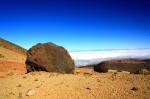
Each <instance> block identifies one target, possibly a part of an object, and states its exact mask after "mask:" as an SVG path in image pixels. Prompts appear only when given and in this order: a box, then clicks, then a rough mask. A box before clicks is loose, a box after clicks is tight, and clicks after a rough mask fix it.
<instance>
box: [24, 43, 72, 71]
mask: <svg viewBox="0 0 150 99" xmlns="http://www.w3.org/2000/svg"><path fill="white" fill-rule="evenodd" d="M74 68H75V67H74V61H73V59H72V58H71V56H70V55H69V53H68V52H67V50H66V49H65V48H63V47H61V46H57V45H55V44H53V43H45V44H41V43H39V44H37V45H35V46H33V47H32V48H31V49H29V50H28V52H27V60H26V69H27V72H32V71H47V72H59V73H73V72H74Z"/></svg>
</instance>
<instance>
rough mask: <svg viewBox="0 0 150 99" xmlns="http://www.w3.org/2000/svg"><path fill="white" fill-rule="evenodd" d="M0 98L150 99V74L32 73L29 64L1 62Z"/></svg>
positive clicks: (78, 71)
mask: <svg viewBox="0 0 150 99" xmlns="http://www.w3.org/2000/svg"><path fill="white" fill-rule="evenodd" d="M0 99H150V75H138V74H137V75H135V74H128V73H121V72H117V73H114V72H109V73H97V72H94V71H93V69H91V68H76V69H75V73H74V74H58V73H48V72H31V73H28V74H26V70H25V64H24V63H17V62H10V61H3V60H0Z"/></svg>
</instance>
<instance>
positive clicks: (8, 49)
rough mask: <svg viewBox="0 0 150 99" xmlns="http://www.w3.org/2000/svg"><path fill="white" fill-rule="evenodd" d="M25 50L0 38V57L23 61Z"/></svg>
mask: <svg viewBox="0 0 150 99" xmlns="http://www.w3.org/2000/svg"><path fill="white" fill-rule="evenodd" d="M26 53H27V50H26V49H24V48H22V47H20V46H18V45H16V44H14V43H11V42H9V41H6V40H4V39H2V38H0V59H4V60H9V61H16V62H25V59H26Z"/></svg>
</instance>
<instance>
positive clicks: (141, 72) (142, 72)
mask: <svg viewBox="0 0 150 99" xmlns="http://www.w3.org/2000/svg"><path fill="white" fill-rule="evenodd" d="M139 73H140V74H143V75H148V74H150V72H149V71H148V70H147V69H142V70H140V71H139Z"/></svg>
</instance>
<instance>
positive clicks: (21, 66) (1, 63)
mask: <svg viewBox="0 0 150 99" xmlns="http://www.w3.org/2000/svg"><path fill="white" fill-rule="evenodd" d="M9 71H15V72H19V73H26V65H25V63H20V62H13V61H7V60H0V72H9Z"/></svg>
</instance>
